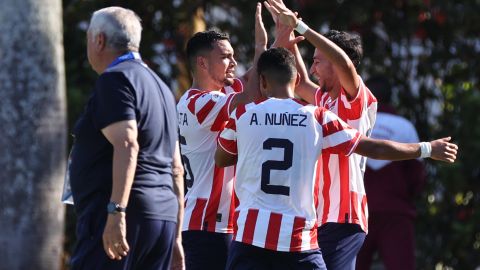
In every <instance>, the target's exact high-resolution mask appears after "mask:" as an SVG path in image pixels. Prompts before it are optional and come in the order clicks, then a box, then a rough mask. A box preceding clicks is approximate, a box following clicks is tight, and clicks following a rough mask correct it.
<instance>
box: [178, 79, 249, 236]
mask: <svg viewBox="0 0 480 270" xmlns="http://www.w3.org/2000/svg"><path fill="white" fill-rule="evenodd" d="M242 90H243V86H242V82H241V81H240V80H238V79H235V80H234V84H233V85H231V86H226V87H223V88H222V89H221V90H220V91H201V90H198V89H189V90H188V91H186V92H185V94H184V95H183V96H182V97H181V98H180V100H179V102H178V104H177V112H178V120H179V121H178V122H179V133H180V150H181V154H182V161H183V166H184V168H185V180H186V185H187V190H188V191H187V194H186V195H185V215H184V221H183V228H182V230H184V231H186V230H205V231H210V232H218V233H233V225H232V222H233V211H234V209H235V207H234V204H232V201H233V199H234V198H233V191H232V189H233V180H234V175H235V167H234V166H231V167H226V168H219V167H217V166H215V161H214V155H215V150H216V141H217V137H218V135H219V133H220V131H221V130H222V129H223V127H224V126H225V124H226V122H227V120H228V118H229V106H230V103H231V101H232V98H233V96H234V95H235V93H238V92H241V91H242Z"/></svg>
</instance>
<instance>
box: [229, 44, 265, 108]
mask: <svg viewBox="0 0 480 270" xmlns="http://www.w3.org/2000/svg"><path fill="white" fill-rule="evenodd" d="M264 51H265V48H261V47H259V48H256V49H255V56H254V58H253V59H254V61H253V66H252V67H251V68H250V69H249V70H248V72H247V73H248V81H247V82H246V84H244V85H245V88H244V91H243V92H242V93H239V94H237V95H235V97H233V100H232V103H231V104H230V111H229V113H231V112H232V111H233V110H234V109H235V108H236V107H237V106H238V104H246V103H249V102H252V101H254V100H257V99H259V98H260V97H261V96H262V93H261V92H260V82H259V79H258V74H257V61H258V58H259V57H260V55H261V54H262V52H264Z"/></svg>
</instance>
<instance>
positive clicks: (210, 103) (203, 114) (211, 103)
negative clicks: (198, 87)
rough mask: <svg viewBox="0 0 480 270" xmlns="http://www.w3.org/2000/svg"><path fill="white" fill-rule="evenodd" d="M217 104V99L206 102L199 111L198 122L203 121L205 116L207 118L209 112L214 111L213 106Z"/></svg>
mask: <svg viewBox="0 0 480 270" xmlns="http://www.w3.org/2000/svg"><path fill="white" fill-rule="evenodd" d="M214 106H215V101H213V100H209V101H208V102H207V104H205V105H204V106H203V107H202V108H201V109H200V110H199V111H198V113H197V120H198V123H200V124H201V123H203V121H204V120H205V118H207V116H208V114H209V113H210V112H211V111H212V109H213V107H214Z"/></svg>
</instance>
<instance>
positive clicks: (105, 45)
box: [70, 7, 183, 270]
mask: <svg viewBox="0 0 480 270" xmlns="http://www.w3.org/2000/svg"><path fill="white" fill-rule="evenodd" d="M141 30H142V27H141V24H140V19H139V18H138V17H137V15H136V14H135V13H134V12H133V11H131V10H128V9H123V8H119V7H109V8H105V9H101V10H98V11H96V12H94V13H93V15H92V18H91V21H90V26H89V29H88V31H87V54H88V60H89V62H90V65H91V66H92V68H93V69H94V70H95V71H96V72H97V73H98V74H100V77H99V78H98V80H97V82H96V84H95V87H94V89H93V91H92V94H91V96H90V99H89V101H88V104H87V106H86V108H85V111H84V113H83V115H82V116H81V117H80V119H79V120H78V122H77V123H76V125H75V127H74V131H73V133H74V136H75V144H74V147H73V150H72V156H71V158H72V160H71V165H70V181H71V187H72V193H73V198H74V201H75V210H76V213H77V216H78V223H77V236H78V243H77V247H76V249H75V252H74V254H73V256H72V261H71V263H72V267H71V268H72V269H89V270H91V269H102V270H103V269H112V270H113V269H142V270H144V269H152V270H153V269H170V262H171V258H172V255H173V257H174V262H173V263H174V266H177V267H178V268H183V251H182V246H181V234H180V233H179V228H181V221H182V211H183V168H182V166H181V162H180V155H179V150H178V142H177V138H178V135H177V118H176V108H175V101H174V98H173V95H172V93H171V91H170V90H169V88H168V87H167V86H166V85H165V84H164V83H163V82H162V81H161V80H160V79H159V78H158V77H157V76H156V75H155V74H154V72H153V71H152V70H150V69H149V68H148V67H147V66H146V65H145V64H144V63H143V62H142V60H141V58H140V55H139V53H138V49H139V45H140V36H141Z"/></svg>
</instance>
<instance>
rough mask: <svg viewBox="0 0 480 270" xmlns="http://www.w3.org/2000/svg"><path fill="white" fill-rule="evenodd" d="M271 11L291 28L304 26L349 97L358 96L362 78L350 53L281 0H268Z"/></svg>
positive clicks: (304, 34)
mask: <svg viewBox="0 0 480 270" xmlns="http://www.w3.org/2000/svg"><path fill="white" fill-rule="evenodd" d="M268 5H269V8H268V9H269V11H270V12H271V13H274V14H275V15H276V16H277V17H278V21H280V22H281V23H282V24H285V25H288V26H289V27H291V28H295V29H299V28H297V26H299V25H300V26H303V30H305V32H303V30H301V29H299V30H301V32H302V33H300V34H302V35H303V36H304V37H305V38H306V39H307V40H308V41H310V43H312V45H313V46H315V48H316V49H318V50H319V51H321V52H322V53H323V54H324V55H325V57H326V58H327V59H328V60H329V61H330V62H331V63H332V64H333V68H334V69H335V72H336V74H337V75H338V78H339V80H340V84H341V85H342V87H343V88H344V89H345V91H346V94H347V95H348V97H349V98H354V97H356V96H357V93H358V87H359V86H360V80H359V78H358V74H357V70H356V69H355V66H354V64H353V62H352V61H351V60H350V58H349V57H348V55H347V54H346V53H345V52H344V51H343V50H342V49H341V48H340V47H338V46H337V45H336V44H335V43H333V42H332V41H330V40H329V39H328V38H326V37H324V36H322V35H320V34H319V33H317V32H316V31H314V30H312V29H310V28H308V26H306V24H305V23H303V22H302V21H301V20H299V19H298V18H297V16H296V14H295V13H294V12H292V11H291V10H290V9H288V8H287V7H286V6H285V5H284V4H283V2H282V1H281V0H268Z"/></svg>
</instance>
